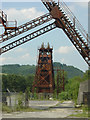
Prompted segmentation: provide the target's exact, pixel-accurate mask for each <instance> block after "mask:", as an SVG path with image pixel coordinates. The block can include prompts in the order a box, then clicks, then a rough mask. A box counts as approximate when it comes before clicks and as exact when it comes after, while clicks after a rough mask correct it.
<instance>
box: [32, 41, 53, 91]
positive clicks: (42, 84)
mask: <svg viewBox="0 0 90 120" xmlns="http://www.w3.org/2000/svg"><path fill="white" fill-rule="evenodd" d="M52 51H53V48H50V45H49V43H48V46H47V47H45V46H44V44H42V46H41V48H40V49H39V57H38V64H37V67H36V74H35V80H34V83H33V90H32V91H33V92H34V90H35V88H36V92H37V93H53V92H54V88H55V83H54V72H53V60H52Z"/></svg>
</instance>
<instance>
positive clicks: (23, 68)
mask: <svg viewBox="0 0 90 120" xmlns="http://www.w3.org/2000/svg"><path fill="white" fill-rule="evenodd" d="M53 65H54V67H55V68H56V67H60V68H61V69H64V70H65V71H66V72H67V76H68V78H72V77H75V76H83V72H82V71H81V70H79V69H77V68H75V67H73V66H67V65H66V64H61V63H58V62H54V63H53ZM0 67H2V73H6V74H16V75H28V74H35V69H36V66H35V65H18V64H13V65H3V66H0Z"/></svg>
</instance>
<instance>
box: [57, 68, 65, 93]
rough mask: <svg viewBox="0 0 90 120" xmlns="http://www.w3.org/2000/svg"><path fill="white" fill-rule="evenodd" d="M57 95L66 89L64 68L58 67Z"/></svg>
mask: <svg viewBox="0 0 90 120" xmlns="http://www.w3.org/2000/svg"><path fill="white" fill-rule="evenodd" d="M56 71H57V95H58V93H61V92H62V91H64V70H63V69H58V68H57V70H56Z"/></svg>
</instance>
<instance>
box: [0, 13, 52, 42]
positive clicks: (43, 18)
mask: <svg viewBox="0 0 90 120" xmlns="http://www.w3.org/2000/svg"><path fill="white" fill-rule="evenodd" d="M50 20H52V17H51V15H50V14H49V13H47V14H45V15H42V16H40V17H38V18H36V19H34V20H32V21H29V22H27V23H25V24H23V25H20V26H18V27H17V29H16V31H8V34H7V35H6V34H2V35H0V43H2V42H4V41H6V40H9V39H11V38H13V37H15V36H17V35H20V34H22V33H24V32H26V31H28V30H31V29H32V28H35V27H37V26H39V25H42V24H44V23H46V22H48V21H50ZM8 29H9V28H8Z"/></svg>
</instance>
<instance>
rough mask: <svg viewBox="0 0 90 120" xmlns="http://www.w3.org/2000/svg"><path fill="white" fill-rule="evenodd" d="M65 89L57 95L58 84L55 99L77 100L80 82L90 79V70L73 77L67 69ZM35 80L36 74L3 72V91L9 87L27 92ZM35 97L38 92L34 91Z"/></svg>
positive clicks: (15, 90) (11, 89) (12, 89)
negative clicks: (68, 75) (68, 73)
mask: <svg viewBox="0 0 90 120" xmlns="http://www.w3.org/2000/svg"><path fill="white" fill-rule="evenodd" d="M64 74H65V91H64V92H61V93H59V94H58V96H57V93H56V91H57V86H56V88H55V92H54V95H53V97H54V99H55V98H57V99H59V100H69V99H73V100H74V101H76V99H77V96H78V91H79V85H80V82H82V81H85V80H88V79H89V78H90V71H89V70H88V71H86V72H85V73H84V74H83V77H81V76H75V77H73V78H70V79H68V78H67V72H66V71H65V73H64ZM33 81H34V74H29V75H26V76H24V75H15V74H2V91H4V92H5V91H6V90H7V88H8V89H9V90H10V91H11V92H25V90H26V89H29V90H30V92H32V85H33ZM55 84H57V83H56V75H55ZM34 96H35V98H37V95H36V93H34Z"/></svg>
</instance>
